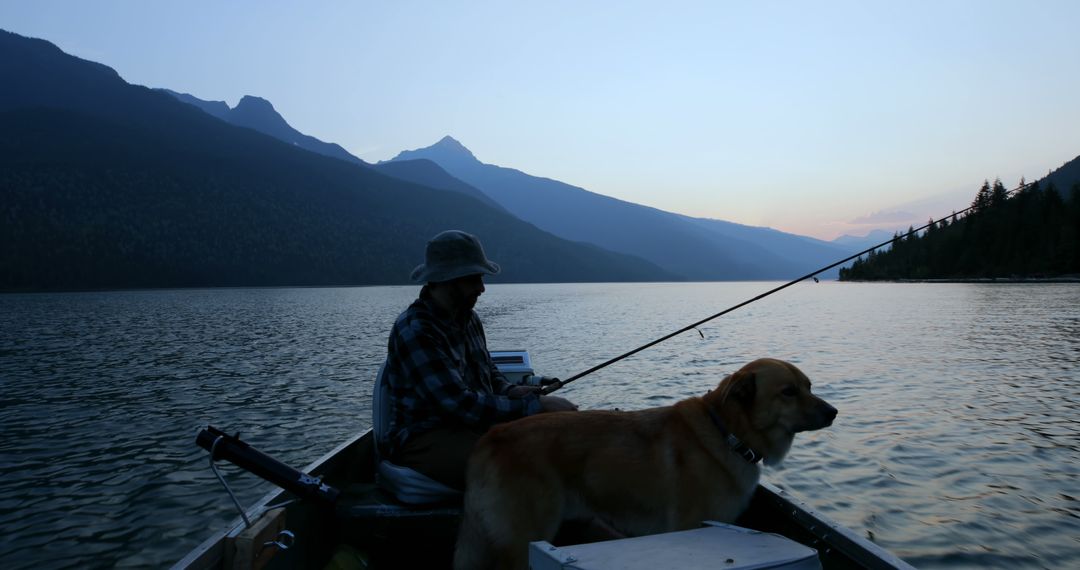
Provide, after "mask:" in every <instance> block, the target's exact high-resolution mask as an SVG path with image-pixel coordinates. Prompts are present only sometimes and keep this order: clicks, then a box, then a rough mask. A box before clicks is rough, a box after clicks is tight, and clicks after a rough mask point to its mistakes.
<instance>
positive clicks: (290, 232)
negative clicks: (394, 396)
mask: <svg viewBox="0 0 1080 570" xmlns="http://www.w3.org/2000/svg"><path fill="white" fill-rule="evenodd" d="M16 54H18V56H17V57H16ZM103 69H108V68H106V67H105V66H102V65H100V64H96V65H93V66H90V65H87V64H86V62H84V61H83V60H80V59H78V58H74V57H72V56H69V55H67V54H65V53H63V52H62V51H61V50H59V49H58V48H56V47H55V46H53V45H52V44H50V43H48V42H44V41H32V40H28V39H27V38H23V37H22V36H18V35H17V34H12V33H10V32H4V31H0V82H2V83H4V84H5V85H19V89H18V90H3V91H0V196H2V198H3V199H2V200H0V222H2V223H0V266H2V267H4V268H5V271H4V272H2V273H0V290H6V291H16V290H18V291H43V290H87V289H94V290H97V289H117V288H120V289H125V288H144V287H202V286H278V285H288V286H295V285H334V286H341V285H374V284H404V283H408V275H409V273H410V271H411V269H412V268H413V267H415V265H416V264H417V263H419V262H420V261H422V259H423V247H424V243H425V242H426V241H427V240H428V239H430V237H431V236H433V235H435V234H436V233H438V232H439V231H442V230H444V229H447V228H459V229H464V230H466V231H470V232H472V233H475V234H477V235H479V236H481V237H482V239H484V241H485V245H486V246H487V250H488V252H489V254H490V255H491V256H492V258H493V259H496V260H497V261H499V263H500V264H501V265H502V267H503V272H502V273H501V274H500V275H499V276H498V277H497V278H496V279H494V281H502V282H538V281H568V282H572V281H666V280H671V279H673V278H675V276H673V275H671V274H669V273H667V272H664V271H662V270H661V269H659V268H658V267H656V266H655V265H653V264H650V263H648V262H646V261H644V260H641V259H638V258H634V257H631V256H627V255H623V254H618V253H614V252H610V251H603V250H600V249H599V248H596V247H595V246H592V245H584V244H576V243H574V242H571V241H568V240H565V239H561V238H558V237H556V236H553V235H551V234H549V233H547V232H543V231H541V230H539V229H537V228H535V227H534V226H533V225H531V224H528V223H524V222H522V221H521V220H519V219H517V218H514V217H512V216H510V215H508V214H507V213H506V212H505V211H502V210H500V209H495V208H493V207H492V206H489V205H487V204H484V203H483V202H481V201H479V200H478V199H476V198H473V197H470V196H467V195H464V194H462V193H461V192H448V191H446V190H440V189H434V188H430V187H427V186H423V185H420V184H416V183H413V182H408V181H403V180H400V179H397V178H393V177H390V176H387V175H385V174H383V173H380V172H378V171H377V170H376V169H373V168H371V167H369V166H365V165H361V164H355V163H351V162H347V161H344V160H339V159H335V158H331V157H327V156H323V155H320V154H316V153H312V152H309V151H306V150H303V149H299V148H296V147H295V146H294V145H291V144H287V143H285V142H283V141H281V140H278V139H276V138H274V137H271V136H268V135H265V134H263V133H260V132H258V131H255V130H253V129H249V128H243V127H239V126H236V125H232V124H229V123H227V122H225V121H222V120H220V119H217V118H215V117H213V116H212V115H210V114H207V113H205V112H203V111H201V110H199V109H198V108H196V107H194V106H192V105H190V104H185V103H183V102H181V101H178V100H177V99H175V98H174V97H172V96H171V95H168V94H166V93H162V92H159V91H155V90H151V89H148V88H145V87H140V86H136V85H130V84H128V83H126V82H124V81H123V80H122V79H121V78H120V77H119V75H118V74H115V72H112V73H103V72H102V70H103Z"/></svg>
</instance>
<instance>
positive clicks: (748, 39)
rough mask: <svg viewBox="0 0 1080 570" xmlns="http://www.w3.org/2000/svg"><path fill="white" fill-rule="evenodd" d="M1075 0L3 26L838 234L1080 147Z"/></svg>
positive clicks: (412, 8) (687, 210)
mask: <svg viewBox="0 0 1080 570" xmlns="http://www.w3.org/2000/svg"><path fill="white" fill-rule="evenodd" d="M1077 22H1080V2H1076V1H1074V0H1065V1H1051V0H1039V1H1033V2H1024V1H1019V0H1017V1H1014V2H1002V1H993V0H977V1H975V0H972V1H950V0H943V1H929V0H927V1H913V2H884V1H882V2H871V1H861V2H830V1H828V0H819V1H815V2H793V1H761V2H746V1H739V2H726V1H711V2H706V1H702V2H680V1H673V0H666V1H662V2H661V1H656V2H632V1H620V2H614V1H611V2H582V1H572V2H562V1H545V2H513V1H509V2H472V1H462V2H450V1H429V2H424V1H408V0H405V1H400V2H389V1H380V2H362V1H318V0H309V1H305V2H284V1H276V0H274V1H270V0H267V1H262V2H255V1H221V0H217V1H203V0H186V1H185V2H145V1H138V0H127V1H110V0H96V1H94V2H86V1H82V0H69V1H54V0H35V1H32V2H16V1H9V0H3V1H0V28H2V29H5V30H8V31H12V32H15V33H18V34H22V35H25V36H31V37H38V38H43V39H46V40H49V41H51V42H53V43H54V44H56V45H57V46H59V47H60V48H61V49H63V50H64V51H66V52H68V53H71V54H73V55H76V56H78V57H81V58H84V59H89V60H93V61H97V62H100V63H103V64H105V65H108V66H110V67H112V68H113V69H115V70H116V71H117V72H118V73H119V74H120V75H121V76H122V77H123V78H124V79H125V80H127V81H129V82H131V83H135V84H139V85H145V86H149V87H167V88H169V89H173V90H175V91H180V92H185V93H191V94H193V95H195V96H196V97H199V98H202V99H207V100H216V101H225V102H227V103H228V104H229V105H230V106H233V105H236V103H237V102H238V101H239V100H240V98H241V97H243V96H244V95H256V96H259V97H262V98H265V99H268V100H269V101H271V102H272V103H273V104H274V107H275V108H276V109H277V110H278V112H280V113H281V114H282V115H283V116H284V117H285V118H286V120H288V121H289V123H290V124H291V125H292V126H293V127H295V128H297V129H298V130H300V131H302V132H304V133H306V134H309V135H312V136H315V137H317V138H319V139H322V140H325V141H330V142H336V143H338V144H340V145H342V146H343V147H345V148H346V149H347V150H349V151H350V152H352V153H353V154H355V155H357V156H359V157H360V158H362V159H364V160H366V161H369V162H377V161H379V160H387V159H390V158H392V157H394V156H395V155H396V154H397V153H398V152H400V151H402V150H407V149H415V148H420V147H425V146H428V145H431V144H433V143H434V142H436V141H438V140H439V139H440V138H442V137H443V136H445V135H450V136H453V137H454V138H456V139H457V140H459V141H461V142H462V144H464V145H465V146H467V147H468V148H469V149H470V150H472V151H473V153H474V154H475V155H476V157H477V158H478V159H480V160H481V161H483V162H486V163H489V164H497V165H500V166H507V167H512V168H516V169H519V170H522V171H524V172H527V173H529V174H533V175H536V176H542V177H546V178H553V179H556V180H560V181H563V182H567V183H569V184H573V185H576V186H580V187H583V188H585V189H587V190H590V191H592V192H596V193H599V194H603V195H606V196H612V197H615V198H619V199H622V200H627V201H630V202H635V203H638V204H644V205H647V206H653V207H656V208H660V209H663V210H668V211H672V212H678V213H681V214H687V215H691V216H699V217H709V218H717V219H723V220H728V221H733V222H738V223H742V224H747V225H754V226H768V227H773V228H776V229H779V230H783V231H787V232H792V233H797V234H801V235H807V236H812V237H816V238H820V239H832V238H835V237H837V236H839V235H841V234H851V235H864V234H866V233H867V232H868V231H870V230H871V229H876V228H883V229H887V230H889V231H892V230H893V229H898V228H906V227H907V226H908V225H916V226H918V225H920V224H921V223H925V222H926V221H927V219H928V218H931V217H933V218H935V219H937V218H940V217H942V216H945V215H947V214H949V213H951V212H952V211H955V210H960V209H962V208H964V207H966V206H967V205H968V204H969V203H970V202H971V199H972V198H973V197H974V195H975V192H976V191H977V190H978V187H979V186H980V185H981V184H982V181H983V180H984V179H990V180H993V179H994V178H996V177H1000V178H1001V180H1002V181H1003V182H1004V183H1005V184H1006V186H1008V187H1010V188H1012V187H1014V186H1016V185H1017V183H1018V182H1019V180H1020V178H1021V177H1026V178H1027V179H1028V180H1031V179H1037V178H1040V177H1042V176H1044V175H1045V174H1046V173H1047V172H1049V171H1050V170H1052V169H1054V168H1057V167H1059V166H1061V165H1062V164H1063V163H1065V162H1067V161H1069V160H1071V159H1073V158H1075V157H1076V156H1078V155H1080V95H1078V94H1080V39H1078V36H1077V31H1076V23H1077Z"/></svg>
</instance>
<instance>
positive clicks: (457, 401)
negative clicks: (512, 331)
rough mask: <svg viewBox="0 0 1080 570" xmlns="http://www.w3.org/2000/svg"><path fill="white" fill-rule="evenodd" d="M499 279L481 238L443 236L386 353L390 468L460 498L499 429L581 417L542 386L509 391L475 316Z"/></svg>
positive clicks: (418, 275)
mask: <svg viewBox="0 0 1080 570" xmlns="http://www.w3.org/2000/svg"><path fill="white" fill-rule="evenodd" d="M498 273H499V266H498V264H496V263H495V262H493V261H491V260H489V259H488V258H487V256H486V255H485V254H484V249H483V247H482V246H481V245H480V240H478V239H477V238H476V236H473V235H470V234H468V233H465V232H463V231H459V230H448V231H445V232H442V233H440V234H438V235H437V236H435V237H434V238H432V239H431V241H429V242H428V244H427V250H426V252H425V261H424V263H423V264H421V265H420V266H418V267H417V268H416V269H414V270H413V272H412V280H413V281H415V282H418V283H426V285H425V286H424V287H423V289H421V291H420V297H419V298H418V299H417V300H416V301H414V302H413V304H412V305H410V306H409V308H408V309H406V310H405V312H403V313H401V315H400V316H399V317H398V318H397V321H396V322H395V323H394V327H393V329H392V330H391V331H390V340H389V342H388V344H387V359H386V362H387V364H386V374H387V382H388V383H389V385H390V392H391V396H392V401H393V406H392V408H393V418H394V419H393V422H392V424H391V428H390V459H391V461H393V462H394V463H396V464H398V465H401V466H403V467H409V468H411V469H414V470H416V471H419V472H420V473H423V474H424V475H427V476H428V477H430V478H432V479H434V480H436V481H439V482H440V483H443V484H445V485H447V486H449V487H453V488H455V489H464V488H465V464H466V462H467V460H468V458H469V453H470V452H471V451H472V448H473V445H474V444H475V443H476V441H477V440H478V439H479V438H480V436H481V435H483V434H484V432H485V431H486V430H487V429H488V428H489V427H491V426H492V425H494V424H496V423H499V422H505V421H509V420H513V419H517V418H521V417H524V416H528V415H532V414H536V413H539V412H557V411H569V410H576V409H577V407H576V406H574V405H573V404H572V403H570V402H568V401H567V400H565V399H563V398H559V397H556V396H541V395H539V394H538V393H537V390H538V389H537V388H535V387H528V386H513V385H511V384H510V383H509V382H507V381H506V377H505V376H503V375H502V373H500V372H499V371H498V369H497V368H496V367H495V365H494V364H493V363H492V361H491V355H490V354H489V353H488V349H487V339H486V338H485V336H484V327H483V325H482V324H481V323H480V318H479V317H478V316H477V315H476V312H474V311H473V307H474V306H475V305H476V300H477V299H478V298H479V297H480V295H481V294H482V293H483V292H484V275H496V274H498Z"/></svg>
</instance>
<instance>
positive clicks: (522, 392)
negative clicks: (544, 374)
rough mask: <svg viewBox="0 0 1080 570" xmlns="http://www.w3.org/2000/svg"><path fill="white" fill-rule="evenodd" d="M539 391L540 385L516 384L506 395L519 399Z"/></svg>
mask: <svg viewBox="0 0 1080 570" xmlns="http://www.w3.org/2000/svg"><path fill="white" fill-rule="evenodd" d="M538 392H540V387H539V386H514V387H513V388H510V389H509V390H507V391H506V395H507V396H510V397H511V398H514V399H517V398H524V397H525V396H528V395H529V394H536V393H538Z"/></svg>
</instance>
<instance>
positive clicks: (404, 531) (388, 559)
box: [335, 483, 463, 568]
mask: <svg viewBox="0 0 1080 570" xmlns="http://www.w3.org/2000/svg"><path fill="white" fill-rule="evenodd" d="M462 512H463V509H462V504H461V501H460V499H459V500H457V501H454V502H443V503H434V504H429V505H406V504H404V503H401V502H399V501H397V500H395V499H394V498H393V497H392V496H391V495H390V494H389V493H387V492H386V491H384V490H383V489H381V488H379V487H378V486H377V485H375V484H374V483H369V484H357V485H352V486H349V487H347V488H346V489H345V490H344V492H343V494H342V497H341V499H339V500H338V504H337V507H336V508H335V514H336V517H337V521H338V525H337V526H338V529H339V533H340V534H341V536H340V537H339V541H340V542H345V543H349V544H352V545H354V546H356V547H359V548H361V549H362V550H364V551H365V552H368V553H370V554H371V556H372V560H373V561H375V562H378V561H380V560H381V561H384V563H388V564H390V566H389V567H400V568H404V567H419V566H425V567H448V566H449V562H450V561H449V556H451V555H452V553H453V547H454V542H455V541H456V540H457V531H458V526H460V524H461V515H462ZM376 566H378V564H376Z"/></svg>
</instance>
